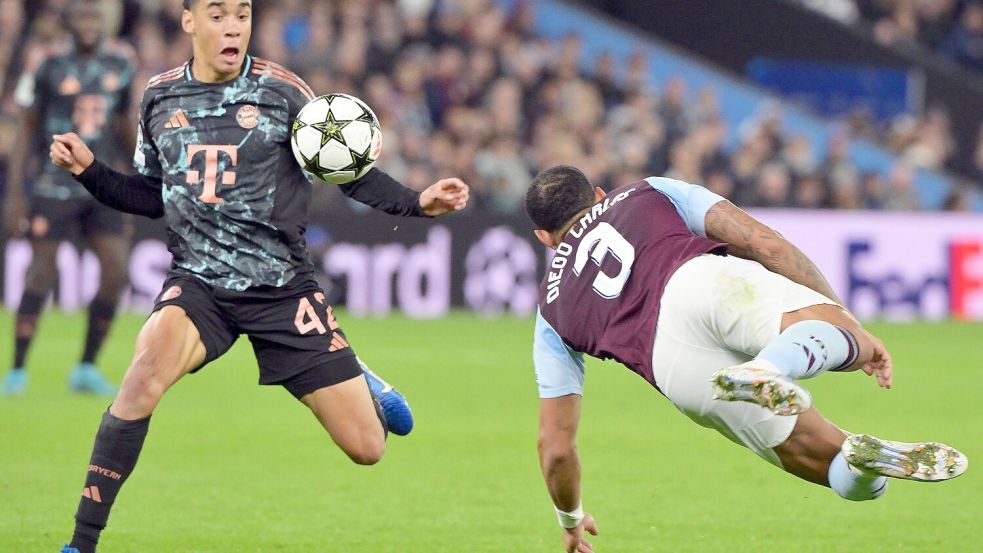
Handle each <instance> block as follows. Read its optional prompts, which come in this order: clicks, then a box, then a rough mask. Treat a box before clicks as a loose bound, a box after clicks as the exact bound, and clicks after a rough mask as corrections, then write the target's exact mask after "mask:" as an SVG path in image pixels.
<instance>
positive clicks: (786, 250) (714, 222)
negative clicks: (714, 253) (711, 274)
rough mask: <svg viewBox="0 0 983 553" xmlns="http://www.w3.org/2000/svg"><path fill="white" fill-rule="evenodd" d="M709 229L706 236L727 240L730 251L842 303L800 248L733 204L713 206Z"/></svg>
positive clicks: (707, 217) (707, 221)
mask: <svg viewBox="0 0 983 553" xmlns="http://www.w3.org/2000/svg"><path fill="white" fill-rule="evenodd" d="M706 233H707V238H710V239H711V240H716V241H718V242H724V243H726V244H728V247H727V252H728V253H730V254H731V255H735V256H737V257H743V258H744V259H750V260H752V261H757V262H758V263H760V264H762V265H763V266H764V267H765V268H766V269H768V270H769V271H772V272H774V273H778V274H780V275H782V276H784V277H786V278H788V279H789V280H792V281H794V282H798V283H799V284H801V285H803V286H806V287H808V288H812V289H813V290H815V291H817V292H819V293H820V294H822V295H824V296H826V297H827V298H829V299H831V300H833V301H835V302H837V303H839V304H840V305H842V304H843V302H842V301H840V298H839V297H838V296H837V295H836V292H834V291H833V288H832V287H831V286H830V285H829V282H827V281H826V277H824V276H823V274H822V273H821V272H819V268H818V267H816V265H815V264H814V263H813V262H812V261H810V260H809V258H808V257H806V256H805V254H804V253H802V251H801V250H799V248H797V247H795V245H793V244H792V243H791V242H789V241H788V240H786V239H785V238H783V237H782V235H781V234H778V233H777V232H775V231H774V230H772V229H771V228H769V227H767V226H765V225H763V224H761V223H760V222H758V221H757V220H755V219H754V218H753V217H751V216H750V215H748V214H747V213H744V212H743V211H741V210H740V209H738V208H737V207H736V206H735V205H734V204H732V203H730V202H718V203H716V204H715V205H714V206H713V207H711V208H710V211H708V212H707V216H706Z"/></svg>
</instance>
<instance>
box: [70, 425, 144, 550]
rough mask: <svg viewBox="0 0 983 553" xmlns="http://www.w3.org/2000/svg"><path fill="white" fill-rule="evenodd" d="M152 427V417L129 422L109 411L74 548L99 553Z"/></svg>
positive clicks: (95, 451) (84, 496)
mask: <svg viewBox="0 0 983 553" xmlns="http://www.w3.org/2000/svg"><path fill="white" fill-rule="evenodd" d="M149 427H150V417H147V418H145V419H139V420H135V421H126V420H123V419H119V418H116V417H114V416H113V415H112V414H110V413H109V411H107V412H106V413H105V414H104V415H103V416H102V424H100V425H99V432H98V433H96V443H95V445H94V446H93V448H92V458H91V460H90V461H89V470H88V474H87V475H86V478H85V488H83V490H82V499H81V500H80V501H79V507H78V511H76V512H75V535H74V536H72V543H71V546H72V547H75V548H76V549H78V550H79V551H80V552H81V553H94V552H95V546H96V543H97V542H98V541H99V533H100V532H102V530H103V529H104V528H105V527H106V521H107V520H109V510H110V509H112V507H113V502H115V501H116V494H118V493H119V489H120V488H121V487H122V486H123V482H126V479H127V478H128V477H129V476H130V474H131V473H132V472H133V468H134V467H135V466H136V464H137V458H138V457H139V456H140V450H141V449H142V448H143V440H144V438H146V437H147V429H148V428H149Z"/></svg>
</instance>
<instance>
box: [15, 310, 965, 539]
mask: <svg viewBox="0 0 983 553" xmlns="http://www.w3.org/2000/svg"><path fill="white" fill-rule="evenodd" d="M340 320H341V322H342V324H343V325H344V326H345V328H346V330H347V331H348V333H349V336H350V337H351V339H352V341H353V343H354V345H355V346H356V348H357V350H358V351H359V352H360V354H361V355H362V357H363V358H364V359H365V360H366V361H367V362H368V363H369V364H370V365H371V366H372V367H373V368H375V370H376V371H378V372H379V373H380V374H382V375H383V376H384V377H386V378H387V379H389V380H390V381H391V382H392V383H394V384H395V385H396V386H397V387H399V388H400V389H401V390H402V391H403V392H404V393H405V394H406V395H407V396H408V397H409V399H410V401H411V403H412V405H413V407H414V410H415V414H416V417H417V428H416V429H415V430H414V432H413V434H411V435H410V436H409V437H407V438H399V437H393V438H391V439H390V441H389V446H388V451H387V453H386V457H385V458H384V459H383V461H382V463H380V464H379V465H377V466H374V467H359V466H356V465H354V464H352V463H350V462H349V461H348V460H347V459H346V458H345V457H344V455H343V454H342V453H341V452H340V451H339V450H338V449H337V448H336V447H335V446H334V445H333V444H332V443H331V441H330V439H329V438H328V436H327V433H326V432H324V431H323V430H322V429H321V427H320V426H319V425H318V424H317V422H316V421H315V420H314V418H313V417H312V416H311V415H310V414H309V412H308V411H307V410H306V409H305V408H304V407H303V406H302V405H301V404H300V403H298V402H296V401H294V400H293V399H292V398H291V397H290V395H289V394H288V393H287V392H285V391H283V390H282V389H279V388H275V387H259V386H257V385H256V379H257V370H256V366H255V362H254V360H253V358H252V354H251V350H250V348H249V345H248V342H247V341H245V340H242V341H240V342H239V344H238V345H237V346H236V347H235V348H234V349H233V350H232V351H231V352H230V353H229V354H228V355H226V356H225V357H224V358H222V359H220V360H219V361H218V362H216V363H214V364H212V365H210V366H209V367H208V368H207V369H206V370H204V371H202V372H201V373H199V374H197V375H194V376H191V377H188V378H186V379H184V380H182V381H181V382H179V383H178V384H177V386H175V387H174V388H173V389H172V390H171V391H170V392H169V393H168V395H167V396H165V398H164V401H163V403H162V405H161V406H160V407H159V409H158V410H157V412H156V413H155V415H154V419H153V422H152V424H151V430H150V435H149V437H148V440H147V443H146V446H145V448H144V450H143V455H142V457H141V459H140V463H139V464H138V466H137V469H136V472H135V473H134V474H133V476H132V477H131V478H130V480H129V481H128V482H127V484H126V486H125V487H124V488H123V491H122V493H121V496H120V498H119V500H118V502H117V504H116V508H115V511H114V514H113V517H112V518H111V520H110V525H109V528H108V529H107V531H106V532H105V533H104V534H103V545H102V547H101V549H100V551H102V552H104V553H114V552H116V553H124V552H125V553H130V552H223V553H227V552H254V551H263V552H266V551H272V552H294V551H297V552H300V551H312V552H369V553H384V552H400V553H407V552H427V553H437V552H448V553H472V552H486V551H487V552H501V551H508V552H520V553H535V552H550V551H560V550H561V542H560V540H559V529H558V527H557V525H556V521H555V518H554V515H553V510H552V507H551V504H550V501H549V499H548V497H547V495H546V492H545V488H544V486H543V484H542V481H541V477H540V474H539V468H538V461H537V458H536V453H535V440H536V422H537V421H536V413H537V399H536V390H535V383H534V379H533V374H532V369H531V363H530V353H529V351H530V332H531V329H532V322H531V321H530V320H524V319H504V320H488V319H481V318H477V317H473V316H470V315H463V314H456V315H454V316H452V317H449V318H447V319H443V320H437V321H411V320H407V319H404V318H398V317H393V318H388V319H382V320H375V319H353V318H351V317H347V316H342V317H340ZM141 322H142V319H141V318H139V317H135V316H126V317H122V318H121V319H120V320H119V322H118V324H117V326H116V327H115V329H114V331H113V334H112V336H111V337H110V340H109V343H108V345H107V348H106V350H105V352H104V353H103V355H102V358H101V364H102V365H103V366H104V367H105V369H106V371H107V372H108V373H109V374H110V375H111V376H112V378H113V379H114V380H116V381H118V380H119V379H120V378H121V376H122V374H123V371H124V369H125V367H126V365H127V362H128V360H129V356H130V354H131V352H132V347H133V342H134V339H135V336H136V333H137V330H138V328H139V325H140V324H141ZM83 323H84V320H83V317H82V315H78V314H77V315H63V314H50V315H47V316H46V317H45V318H44V319H43V321H42V326H41V331H40V334H39V335H38V338H37V340H36V346H35V349H34V351H33V352H32V356H31V358H30V359H29V370H30V373H31V382H30V387H29V389H28V393H27V394H26V395H25V396H24V397H21V398H13V399H11V398H0V438H2V443H0V551H3V552H14V553H22V552H35V551H38V552H53V551H57V550H58V548H59V547H60V546H61V544H62V543H63V542H64V541H65V540H66V539H68V537H69V536H70V534H71V529H72V516H73V514H74V510H75V505H76V502H77V500H78V497H79V491H80V490H81V487H82V481H83V480H82V479H83V477H84V469H85V466H86V463H87V462H88V456H89V452H90V447H91V443H92V437H93V436H94V434H95V431H96V427H97V425H98V421H99V417H100V414H101V412H102V411H103V410H104V409H105V408H106V406H107V405H108V401H107V400H105V399H97V398H90V397H78V396H74V395H71V394H69V393H68V391H67V389H66V386H65V376H66V373H67V370H68V367H69V365H71V364H72V363H73V362H74V361H75V360H76V356H77V355H78V352H79V351H80V349H81V340H82V332H83V330H84V329H83V326H84V324H83ZM871 328H872V329H873V330H874V331H875V332H876V333H877V334H879V335H880V336H881V337H882V338H883V339H884V340H885V342H886V343H887V344H888V345H889V346H890V347H891V348H892V350H893V353H894V358H895V362H896V375H897V376H896V386H895V388H894V389H893V390H890V391H883V390H879V389H878V388H877V387H876V385H875V384H874V382H873V381H872V380H871V379H869V378H867V377H865V376H862V375H860V374H859V373H854V374H847V375H836V374H834V375H826V376H823V377H822V378H819V379H817V380H814V381H810V382H809V383H808V385H809V387H810V389H812V390H813V393H814V395H815V399H816V404H817V406H818V408H819V409H821V410H822V411H823V413H824V414H825V415H826V416H828V417H829V418H831V419H832V420H833V421H835V422H837V423H838V424H840V425H841V426H843V427H844V428H847V429H850V430H853V431H864V432H869V433H872V434H875V435H878V436H882V437H886V438H892V439H899V440H921V439H937V440H941V441H946V442H949V443H951V444H953V445H955V446H957V447H960V448H962V449H963V451H965V452H966V453H967V454H968V455H969V457H970V458H971V460H972V462H973V463H976V466H971V467H970V470H969V472H968V473H967V474H966V475H965V476H963V477H961V478H959V479H957V480H955V481H952V482H944V483H941V484H915V483H911V482H892V485H891V489H890V491H889V493H888V494H887V495H886V496H885V497H884V498H883V499H881V500H879V501H875V502H870V503H861V504H855V503H850V502H847V501H843V500H841V499H839V498H837V497H836V496H835V495H834V494H833V493H832V492H831V491H829V490H828V489H825V488H821V487H818V486H814V485H810V484H807V483H805V482H801V481H798V480H796V479H795V478H793V477H791V476H788V475H785V474H783V473H781V472H780V471H779V470H777V469H775V468H774V467H772V466H770V465H768V464H767V463H765V462H763V461H761V460H759V459H758V458H757V457H755V456H754V455H753V454H751V453H749V452H747V451H745V450H743V449H742V448H740V447H738V446H736V445H733V444H731V443H730V442H729V441H727V440H726V439H724V438H722V437H720V436H718V435H716V434H715V433H713V432H711V431H709V430H704V429H702V428H699V427H697V426H696V425H694V424H692V423H690V422H689V421H688V419H686V418H685V417H683V416H682V415H680V414H679V413H678V412H676V411H675V409H674V408H673V407H672V406H671V405H670V404H669V403H668V402H667V401H666V400H665V399H664V398H662V397H661V396H660V395H659V394H658V393H657V392H656V391H655V390H654V389H651V388H650V387H649V386H648V385H647V384H645V383H644V382H643V381H642V380H641V379H639V378H638V377H637V376H635V375H633V374H631V373H629V372H628V371H626V370H624V369H622V368H620V367H618V366H616V365H614V364H602V363H598V362H595V363H592V364H591V365H590V368H589V374H588V383H587V397H586V398H585V402H584V415H583V417H584V418H583V422H582V425H581V430H580V451H581V455H582V458H583V464H584V487H583V492H584V506H585V508H586V509H587V510H588V511H589V512H592V513H593V514H594V515H595V516H596V517H597V520H598V524H599V526H600V528H601V535H600V536H598V537H597V538H594V540H593V542H594V545H595V547H596V548H597V550H598V551H600V552H612V553H634V552H649V551H671V552H685V551H692V552H712V551H728V552H732V551H733V552H740V551H749V552H750V551H773V550H777V551H789V550H794V551H842V552H855V551H884V552H897V551H980V550H983V543H981V540H983V531H981V526H980V521H983V499H981V497H983V464H981V463H983V408H981V407H980V405H981V404H980V399H979V396H980V393H981V391H983V346H981V345H980V344H981V336H983V326H981V325H970V324H956V323H947V324H910V325H872V327H871ZM11 332H12V316H11V315H10V314H9V313H3V314H0V359H2V363H8V362H9V359H10V349H9V348H10V343H11V341H12V340H11V338H10V337H11Z"/></svg>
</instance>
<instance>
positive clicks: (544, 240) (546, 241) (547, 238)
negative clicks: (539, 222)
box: [534, 229, 558, 250]
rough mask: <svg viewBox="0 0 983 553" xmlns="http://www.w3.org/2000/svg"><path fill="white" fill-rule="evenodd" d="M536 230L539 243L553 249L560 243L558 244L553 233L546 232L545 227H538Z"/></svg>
mask: <svg viewBox="0 0 983 553" xmlns="http://www.w3.org/2000/svg"><path fill="white" fill-rule="evenodd" d="M534 232H535V234H536V239H537V240H539V243H540V244H542V245H544V246H546V247H547V248H549V249H551V250H555V249H556V246H557V245H558V244H557V242H556V240H554V239H553V235H552V234H550V233H548V232H546V231H545V230H543V229H536V230H535V231H534Z"/></svg>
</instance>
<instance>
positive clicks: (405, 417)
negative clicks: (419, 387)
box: [356, 358, 413, 436]
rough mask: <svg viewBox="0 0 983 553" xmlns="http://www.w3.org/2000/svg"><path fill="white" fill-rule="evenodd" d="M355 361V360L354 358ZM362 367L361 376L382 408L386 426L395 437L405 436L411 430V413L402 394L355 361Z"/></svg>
mask: <svg viewBox="0 0 983 553" xmlns="http://www.w3.org/2000/svg"><path fill="white" fill-rule="evenodd" d="M356 359H357V358H356ZM357 360H358V364H359V366H361V367H362V374H363V375H364V376H365V381H366V382H367V383H368V384H369V391H370V392H372V395H373V396H374V397H375V398H376V400H378V401H379V405H381V406H382V414H383V416H384V417H386V426H388V427H389V431H390V432H392V433H393V434H396V435H397V436H405V435H407V434H409V433H410V431H411V430H413V411H411V410H410V404H409V403H407V402H406V398H405V397H403V394H401V393H399V392H397V391H396V389H395V388H393V387H392V386H390V385H389V383H388V382H386V381H385V380H383V379H381V378H379V377H378V375H376V374H375V373H374V372H372V371H371V370H370V369H369V368H368V367H367V366H366V365H365V363H363V362H362V360H361V359H357Z"/></svg>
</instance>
